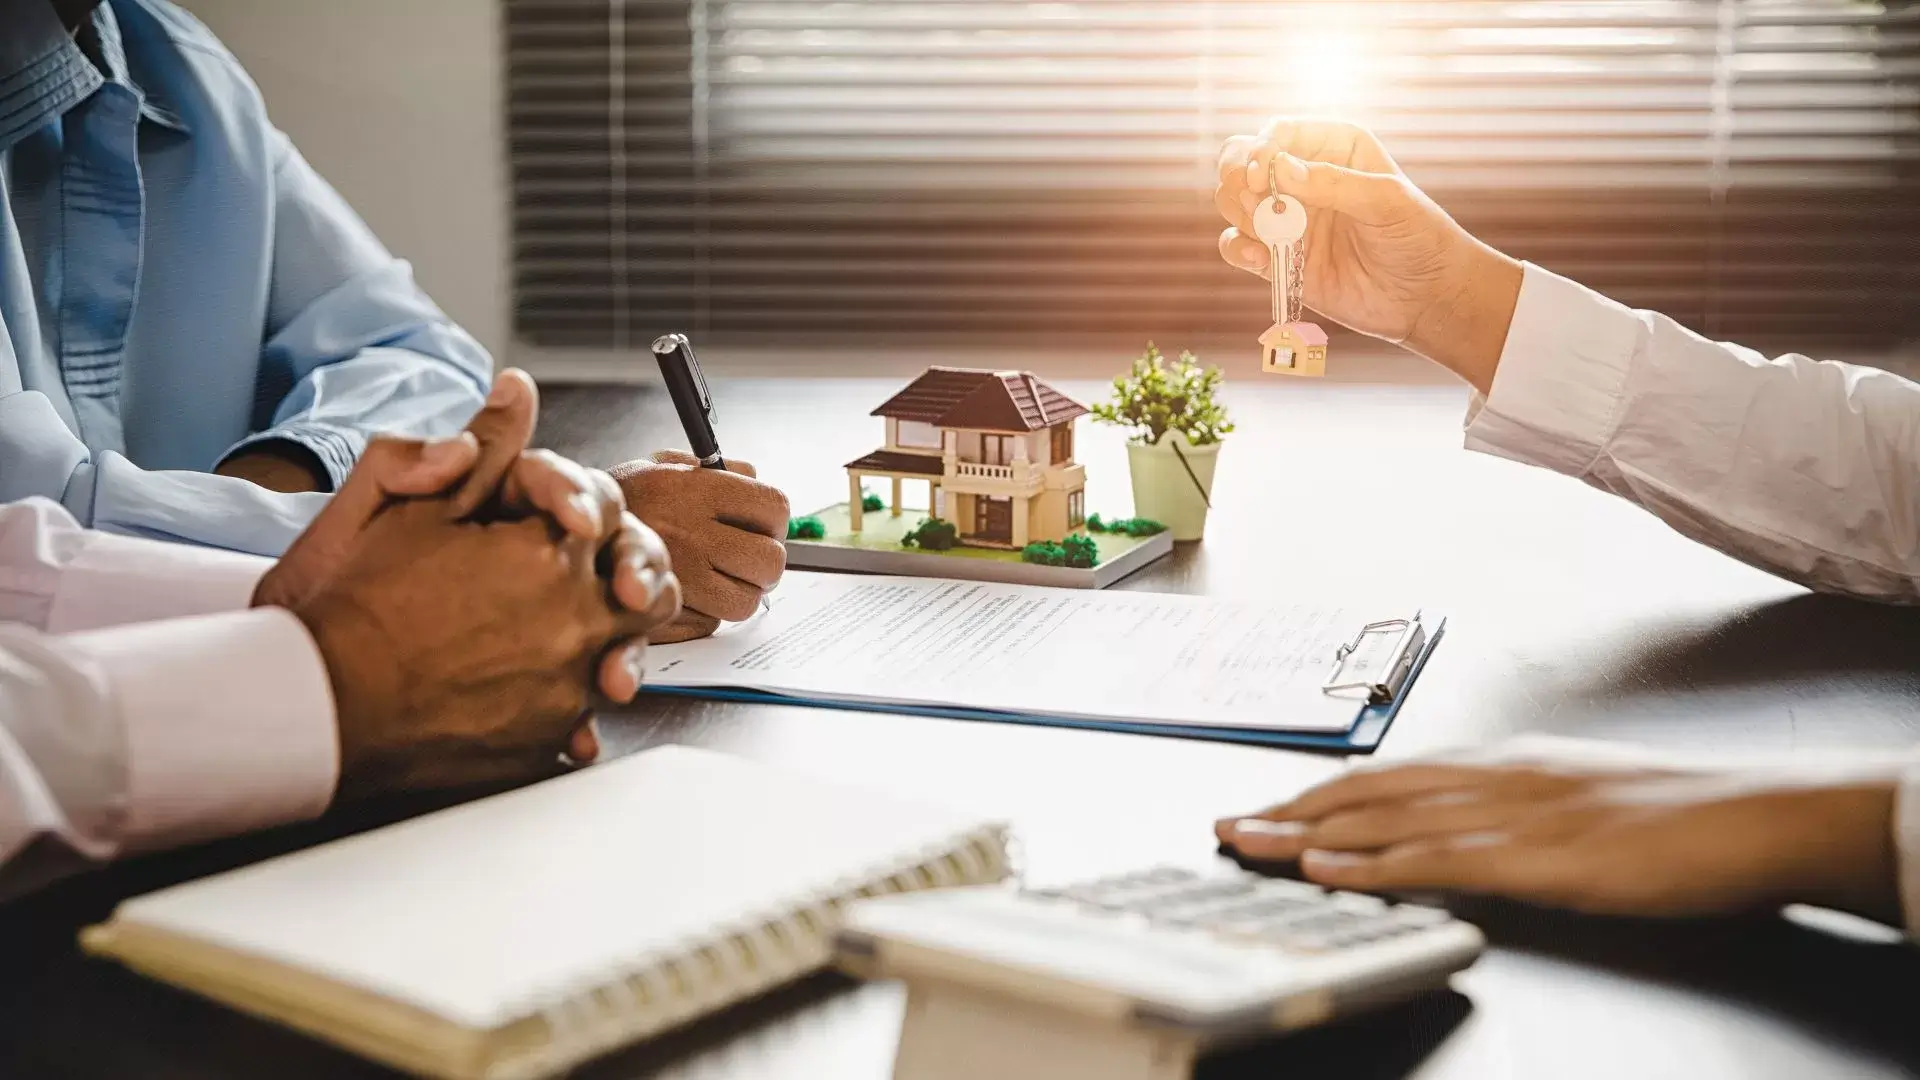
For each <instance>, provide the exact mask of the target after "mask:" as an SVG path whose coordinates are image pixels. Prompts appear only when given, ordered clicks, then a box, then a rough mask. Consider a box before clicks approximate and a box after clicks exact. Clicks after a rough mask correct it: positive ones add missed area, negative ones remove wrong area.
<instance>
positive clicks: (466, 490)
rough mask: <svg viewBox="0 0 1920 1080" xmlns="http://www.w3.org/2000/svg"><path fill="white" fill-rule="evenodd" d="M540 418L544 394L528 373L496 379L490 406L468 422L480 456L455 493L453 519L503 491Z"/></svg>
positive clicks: (505, 374) (508, 373)
mask: <svg viewBox="0 0 1920 1080" xmlns="http://www.w3.org/2000/svg"><path fill="white" fill-rule="evenodd" d="M539 417H540V391H539V388H538V387H536V386H534V383H533V379H532V378H531V377H530V376H528V375H527V373H526V372H524V371H521V370H520V369H519V368H507V369H505V370H503V371H501V372H500V374H499V375H497V376H495V377H494V380H493V389H492V391H491V392H490V393H489V394H488V395H487V403H486V404H485V405H484V406H482V407H481V409H480V411H479V412H478V413H476V414H474V417H473V419H472V420H470V421H468V422H467V431H466V434H467V435H468V436H469V437H471V438H472V439H474V440H475V442H476V443H477V444H478V445H479V447H480V453H479V455H478V456H477V457H476V458H475V460H474V464H473V467H472V471H471V472H470V473H468V474H467V476H466V479H465V481H464V482H463V483H462V484H461V485H460V490H459V491H457V492H455V493H454V496H453V500H452V502H451V504H450V506H449V507H448V516H449V517H451V518H453V519H455V520H459V519H462V518H466V517H469V516H471V515H472V514H474V513H475V512H476V511H478V510H479V509H480V507H482V506H483V505H485V504H486V503H487V502H488V501H489V500H491V499H493V498H494V496H496V495H497V494H498V493H499V492H500V488H501V485H503V484H504V483H506V480H507V476H508V475H509V474H510V473H511V472H512V471H513V465H514V462H516V461H519V460H520V453H521V451H523V450H525V449H526V448H527V443H528V442H529V441H530V440H532V438H533V428H534V424H535V423H536V422H537V421H538V420H539Z"/></svg>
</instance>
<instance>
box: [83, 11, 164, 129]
mask: <svg viewBox="0 0 1920 1080" xmlns="http://www.w3.org/2000/svg"><path fill="white" fill-rule="evenodd" d="M93 31H94V34H95V35H96V36H97V38H98V40H99V42H100V59H101V62H102V63H104V64H106V66H107V77H108V78H109V79H110V80H111V81H113V82H117V83H120V84H122V85H124V86H126V87H128V88H130V89H131V90H132V91H133V92H134V95H135V96H136V97H138V98H139V99H140V115H141V116H142V117H144V118H145V119H147V120H149V121H151V122H153V123H156V124H159V125H160V126H161V127H163V128H168V129H170V130H173V131H179V132H184V131H186V130H187V125H186V123H185V122H184V121H182V120H181V119H180V115H179V114H178V113H176V112H174V111H173V110H172V109H170V108H168V107H167V104H166V102H164V101H162V100H160V99H159V98H158V97H156V96H155V95H154V93H153V92H152V91H150V90H148V89H147V88H146V87H144V86H142V85H141V84H140V83H139V82H138V81H137V80H136V79H135V78H134V76H133V72H132V71H131V70H130V69H129V68H128V66H127V44H126V39H125V38H123V37H122V36H121V34H120V20H119V19H117V18H115V17H114V14H113V5H111V4H107V3H102V4H101V5H100V6H99V7H96V8H94V9H93Z"/></svg>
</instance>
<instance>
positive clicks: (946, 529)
mask: <svg viewBox="0 0 1920 1080" xmlns="http://www.w3.org/2000/svg"><path fill="white" fill-rule="evenodd" d="M959 542H960V530H959V528H958V527H956V526H955V525H954V523H953V522H951V521H948V520H946V519H945V518H937V517H928V518H921V519H920V524H918V525H915V526H914V527H913V531H912V532H910V533H908V534H907V535H905V536H903V537H901V538H900V546H901V547H917V548H920V549H921V550H923V551H950V550H952V548H953V546H954V545H955V544H958V543H959Z"/></svg>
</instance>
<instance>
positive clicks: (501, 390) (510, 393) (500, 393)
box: [487, 372, 520, 409]
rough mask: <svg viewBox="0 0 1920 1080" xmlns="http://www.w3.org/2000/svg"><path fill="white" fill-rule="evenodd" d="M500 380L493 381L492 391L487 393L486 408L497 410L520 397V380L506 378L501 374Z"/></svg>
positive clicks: (504, 373) (503, 373)
mask: <svg viewBox="0 0 1920 1080" xmlns="http://www.w3.org/2000/svg"><path fill="white" fill-rule="evenodd" d="M500 374H501V376H502V377H501V378H496V379H494V380H493V389H492V390H489V391H487V408H489V409H498V408H500V407H501V406H503V405H506V404H508V403H509V402H511V401H513V399H514V398H517V397H519V396H520V380H519V379H513V378H507V377H505V376H506V372H501V373H500Z"/></svg>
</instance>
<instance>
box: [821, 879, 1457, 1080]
mask: <svg viewBox="0 0 1920 1080" xmlns="http://www.w3.org/2000/svg"><path fill="white" fill-rule="evenodd" d="M836 946H837V960H838V963H839V966H840V967H841V968H842V969H843V970H846V971H848V972H850V973H853V974H856V975H860V976H864V977H869V978H898V979H903V980H905V981H906V982H907V983H908V986H909V990H910V992H911V993H914V994H917V995H918V996H919V997H920V998H921V999H922V1000H920V1001H918V1002H916V1006H915V1007H920V1006H923V1005H927V1004H928V1003H930V1002H937V1003H939V1004H940V1006H941V1008H942V1009H943V1010H944V1013H945V1014H946V1015H947V1016H948V1017H949V1020H947V1021H943V1022H942V1030H941V1031H940V1032H938V1033H929V1032H927V1031H922V1032H920V1033H919V1035H918V1036H917V1038H918V1042H919V1043H920V1044H921V1046H920V1047H919V1049H918V1050H917V1051H916V1050H915V1048H914V1046H913V1045H912V1044H913V1043H914V1042H915V1040H916V1035H915V1032H914V1017H913V1015H912V1014H911V1010H910V1015H909V1020H908V1029H907V1031H906V1033H905V1034H904V1035H903V1045H902V1048H901V1054H902V1059H901V1060H902V1062H903V1063H904V1062H905V1061H906V1058H907V1056H908V1054H909V1052H910V1051H913V1052H916V1053H917V1054H918V1055H919V1056H920V1057H922V1058H926V1059H928V1060H930V1061H932V1060H940V1059H943V1058H946V1059H950V1058H952V1057H953V1056H954V1055H955V1054H956V1053H959V1054H969V1053H970V1054H975V1055H985V1056H983V1057H979V1059H978V1060H977V1061H975V1062H974V1065H973V1067H971V1068H968V1069H960V1068H958V1067H951V1074H952V1075H964V1074H966V1073H972V1074H974V1075H988V1072H989V1071H993V1072H994V1075H1011V1074H1009V1073H1007V1072H1006V1068H1005V1066H1006V1064H1007V1063H1006V1062H1001V1063H999V1064H990V1062H989V1060H988V1058H990V1057H992V1056H993V1055H992V1054H991V1053H989V1049H990V1047H988V1044H1000V1043H1008V1042H1010V1041H1011V1042H1018V1041H1020V1040H1022V1039H1029V1040H1031V1033H1030V1032H1026V1031H1023V1028H1024V1027H1043V1028H1046V1029H1048V1031H1049V1032H1051V1034H1049V1035H1048V1036H1047V1037H1046V1038H1045V1039H1041V1040H1039V1042H1040V1043H1045V1044H1047V1045H1052V1046H1054V1047H1055V1048H1056V1049H1057V1050H1060V1053H1059V1054H1058V1055H1056V1060H1055V1061H1054V1062H1052V1063H1051V1064H1049V1065H1048V1066H1047V1067H1046V1068H1045V1069H1044V1070H1040V1071H1038V1072H1036V1075H1049V1076H1066V1075H1078V1072H1077V1071H1076V1070H1074V1069H1072V1068H1069V1067H1068V1066H1070V1065H1072V1064H1077V1063H1079V1062H1081V1061H1082V1060H1083V1059H1087V1060H1090V1059H1092V1058H1095V1057H1099V1056H1100V1055H1101V1054H1106V1053H1111V1052H1114V1051H1115V1047H1117V1046H1119V1045H1120V1044H1121V1043H1123V1042H1124V1041H1125V1039H1124V1038H1120V1037H1118V1036H1116V1035H1115V1034H1113V1033H1118V1032H1132V1033H1135V1034H1136V1035H1144V1036H1145V1037H1147V1041H1146V1042H1143V1043H1141V1046H1142V1047H1143V1049H1142V1051H1141V1053H1142V1054H1146V1055H1147V1056H1148V1057H1153V1056H1154V1055H1158V1057H1157V1058H1155V1060H1159V1059H1160V1058H1165V1057H1166V1056H1167V1051H1168V1047H1169V1046H1172V1047H1175V1048H1176V1049H1177V1048H1179V1047H1185V1048H1186V1050H1185V1052H1186V1053H1188V1055H1189V1057H1190V1056H1191V1054H1192V1053H1194V1052H1198V1051H1201V1050H1204V1049H1207V1048H1209V1047H1211V1046H1213V1045H1217V1044H1219V1043H1222V1042H1227V1041H1232V1040H1235V1039H1237V1038H1244V1037H1250V1036H1255V1035H1260V1034H1265V1033H1268V1032H1273V1031H1287V1030H1295V1029H1299V1028H1305V1027H1311V1026H1315V1025H1318V1024H1322V1023H1325V1022H1327V1021H1329V1020H1331V1019H1334V1018H1336V1017H1340V1016H1344V1015H1348V1014H1351V1013H1354V1012H1359V1011H1364V1010H1367V1009H1371V1008H1374V1007H1377V1006H1381V1005H1386V1004H1389V1003H1392V1002H1396V1001H1399V1000H1402V999H1405V998H1408V997H1410V996H1412V995H1415V994H1418V993H1421V992H1424V991H1428V990H1433V989H1439V988H1442V987H1444V986H1445V985H1446V983H1447V979H1448V977H1449V976H1450V975H1451V974H1453V973H1454V972H1456V971H1459V970H1461V969H1463V968H1465V967H1467V966H1469V965H1470V964H1472V963H1473V962H1474V960H1475V959H1476V958H1477V957H1478V956H1479V955H1480V953H1481V952H1482V950H1483V949H1484V948H1485V939H1484V938H1483V936H1482V935H1481V933H1480V931H1479V930H1478V929H1477V928H1476V927H1474V926H1472V925H1471V924H1469V923H1467V922H1464V921H1462V920H1460V919H1457V918H1455V917H1453V915H1451V914H1450V913H1448V912H1447V911H1446V910H1445V909H1443V908H1439V907H1432V906H1427V905H1424V904H1415V903H1395V902H1392V901H1388V900H1384V899H1381V898H1380V897H1376V896H1369V895H1363V894H1359V893H1350V892H1338V891H1332V890H1327V889H1322V888H1320V887H1319V886H1317V885H1312V884H1309V883H1306V882H1302V881H1294V880H1289V879H1285V878H1274V877H1267V876H1263V875H1261V874H1256V873H1254V872H1251V871H1249V870H1245V869H1242V868H1240V867H1238V866H1234V865H1231V864H1229V863H1227V862H1225V861H1224V860H1223V861H1222V862H1221V863H1220V864H1219V865H1218V866H1216V867H1213V868H1209V869H1188V868H1179V867H1153V868H1148V869H1142V870H1138V871H1134V872H1130V873H1124V874H1118V875H1113V876H1109V877H1103V878H1099V879H1097V880H1093V881H1087V882H1083V883H1080V884H1076V885H1071V886H1068V887H1064V888H1045V889H1031V888H1005V887H986V888H969V889H954V890H940V891H933V892H923V893H911V894H904V895H896V896H886V897H880V898H876V899H871V900H866V901H862V902H860V903H857V904H855V905H853V906H852V907H850V908H849V909H848V910H847V911H846V912H845V915H844V919H843V922H842V925H841V928H840V930H839V931H838V934H837V938H836ZM969 1018H970V1019H969ZM930 1025H931V1021H929V1022H928V1023H926V1024H923V1025H922V1026H923V1027H928V1026H930ZM956 1025H958V1027H956ZM969 1025H970V1026H971V1029H972V1034H971V1035H966V1036H962V1035H961V1034H960V1033H959V1029H960V1027H967V1026H969ZM1102 1030H1105V1031H1107V1032H1108V1033H1109V1034H1106V1035H1103V1034H1101V1032H1102ZM1068 1035H1072V1036H1073V1037H1072V1038H1068ZM1076 1040H1077V1041H1076ZM935 1043H938V1044H940V1046H934V1045H933V1044H935ZM1036 1045H1038V1043H1036ZM1068 1046H1073V1047H1077V1049H1074V1050H1073V1051H1072V1052H1071V1053H1069V1052H1067V1051H1066V1050H1065V1049H1064V1048H1065V1047H1068ZM943 1047H944V1048H943ZM1008 1053H1009V1056H1010V1059H1011V1060H1013V1061H1016V1062H1022V1063H1023V1062H1025V1061H1026V1060H1028V1059H1030V1058H1031V1057H1032V1056H1033V1053H1034V1051H1032V1050H1031V1049H1029V1050H1023V1051H1020V1052H1019V1053H1012V1052H1008ZM1136 1056H1138V1055H1136ZM1151 1064H1152V1062H1146V1065H1151ZM1122 1065H1123V1062H1122V1060H1121V1059H1120V1058H1113V1059H1112V1060H1108V1061H1105V1062H1104V1063H1103V1064H1101V1065H1100V1067H1099V1068H1098V1069H1093V1070H1092V1072H1093V1074H1098V1075H1106V1076H1121V1075H1142V1076H1155V1077H1157V1076H1162V1075H1166V1076H1178V1075H1183V1074H1182V1073H1181V1072H1179V1071H1178V1070H1171V1071H1166V1072H1157V1071H1152V1070H1151V1069H1148V1071H1145V1072H1138V1073H1135V1072H1134V1071H1133V1070H1131V1069H1129V1068H1125V1067H1122ZM1143 1067H1144V1066H1143ZM1021 1071H1022V1072H1025V1070H1024V1069H1023V1070H1021ZM936 1072H937V1074H938V1075H942V1076H944V1075H948V1074H949V1071H948V1069H947V1068H942V1069H939V1070H932V1069H921V1070H920V1071H918V1072H914V1073H912V1075H916V1076H918V1075H927V1076H931V1075H936ZM903 1075H908V1073H906V1072H903V1071H896V1076H903Z"/></svg>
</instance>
